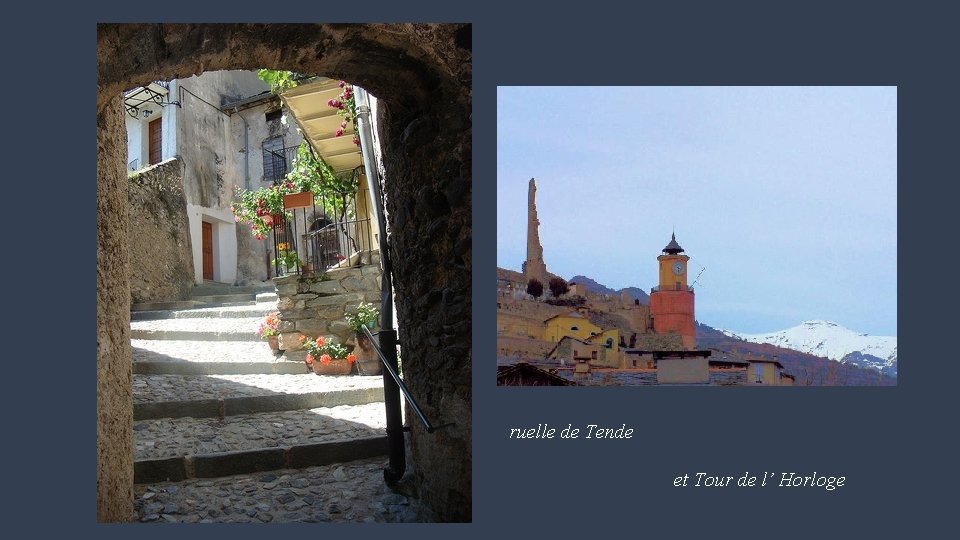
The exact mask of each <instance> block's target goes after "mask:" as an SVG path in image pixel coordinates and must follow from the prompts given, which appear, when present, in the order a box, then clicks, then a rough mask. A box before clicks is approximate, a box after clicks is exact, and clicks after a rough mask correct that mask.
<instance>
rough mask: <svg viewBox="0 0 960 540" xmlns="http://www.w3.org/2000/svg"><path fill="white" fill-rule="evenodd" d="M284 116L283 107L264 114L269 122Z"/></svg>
mask: <svg viewBox="0 0 960 540" xmlns="http://www.w3.org/2000/svg"><path fill="white" fill-rule="evenodd" d="M282 117H283V109H275V110H272V111H267V113H266V114H264V115H263V118H264V120H266V121H267V122H272V121H274V120H280V118H282Z"/></svg>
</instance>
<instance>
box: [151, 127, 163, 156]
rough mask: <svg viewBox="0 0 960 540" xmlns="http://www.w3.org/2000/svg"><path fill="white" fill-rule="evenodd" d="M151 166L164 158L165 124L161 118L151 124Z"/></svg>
mask: <svg viewBox="0 0 960 540" xmlns="http://www.w3.org/2000/svg"><path fill="white" fill-rule="evenodd" d="M149 126H150V165H153V164H154V163H160V160H161V159H162V158H163V123H162V122H161V119H160V118H157V119H156V120H154V121H152V122H150V124H149Z"/></svg>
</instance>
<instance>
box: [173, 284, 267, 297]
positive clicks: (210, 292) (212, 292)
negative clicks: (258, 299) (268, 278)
mask: <svg viewBox="0 0 960 540" xmlns="http://www.w3.org/2000/svg"><path fill="white" fill-rule="evenodd" d="M275 290H276V287H274V285H273V282H267V283H262V284H259V285H228V284H226V283H204V284H202V285H194V286H193V288H191V289H190V297H191V298H192V297H196V296H220V295H225V294H258V293H263V292H273V291H275Z"/></svg>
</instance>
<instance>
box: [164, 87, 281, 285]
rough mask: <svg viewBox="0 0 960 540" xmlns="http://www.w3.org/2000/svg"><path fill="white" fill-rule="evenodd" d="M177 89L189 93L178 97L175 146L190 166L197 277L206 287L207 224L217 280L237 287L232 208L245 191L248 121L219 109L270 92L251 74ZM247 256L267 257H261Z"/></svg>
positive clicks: (187, 169)
mask: <svg viewBox="0 0 960 540" xmlns="http://www.w3.org/2000/svg"><path fill="white" fill-rule="evenodd" d="M171 86H173V85H171ZM176 86H177V87H179V86H182V87H183V88H185V89H186V90H188V91H189V92H182V93H179V97H180V99H181V100H182V103H183V106H182V108H181V109H180V110H179V111H177V113H176V114H177V116H178V117H179V122H177V124H176V126H177V129H176V135H175V136H174V137H173V138H172V139H171V144H174V145H175V148H177V153H178V154H179V155H180V156H181V158H182V159H183V161H184V164H185V172H184V192H185V195H186V198H187V209H188V214H189V215H188V219H189V221H190V237H191V240H192V241H193V258H194V277H195V279H196V282H197V283H202V282H203V252H202V249H203V246H202V226H201V222H202V221H207V222H210V223H211V224H213V257H214V263H213V276H214V281H217V282H220V283H235V282H237V265H238V242H237V227H236V224H235V222H234V218H233V213H232V212H231V211H230V203H231V202H233V194H234V192H235V191H234V190H235V188H236V186H238V185H239V186H241V187H244V186H245V180H244V170H243V159H244V153H243V152H242V150H243V122H242V121H240V119H239V118H232V117H231V115H229V114H227V113H226V112H222V111H220V110H219V108H220V107H221V103H223V102H224V101H235V100H238V99H242V98H246V97H250V96H253V95H257V94H260V93H261V92H263V91H265V90H269V87H268V86H267V85H266V84H264V83H263V82H262V81H260V79H259V78H257V76H256V73H254V72H248V71H216V72H209V73H204V74H202V75H200V76H194V77H190V78H188V79H183V80H179V81H176ZM192 94H196V95H192ZM204 101H205V102H207V103H204ZM248 122H249V121H248ZM237 124H239V126H240V128H237V127H236V125H237ZM166 142H167V141H166V140H165V141H164V143H165V146H166ZM244 255H245V256H251V257H256V258H262V253H246V254H244Z"/></svg>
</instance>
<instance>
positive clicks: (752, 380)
mask: <svg viewBox="0 0 960 540" xmlns="http://www.w3.org/2000/svg"><path fill="white" fill-rule="evenodd" d="M747 361H749V362H750V366H749V367H748V368H747V384H767V385H774V386H779V385H783V384H792V383H793V380H792V378H791V380H790V382H789V383H785V382H784V381H783V374H784V371H783V364H781V363H780V362H778V361H777V360H768V359H766V358H747Z"/></svg>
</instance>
